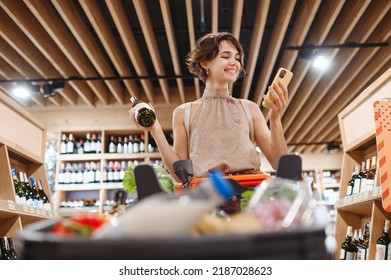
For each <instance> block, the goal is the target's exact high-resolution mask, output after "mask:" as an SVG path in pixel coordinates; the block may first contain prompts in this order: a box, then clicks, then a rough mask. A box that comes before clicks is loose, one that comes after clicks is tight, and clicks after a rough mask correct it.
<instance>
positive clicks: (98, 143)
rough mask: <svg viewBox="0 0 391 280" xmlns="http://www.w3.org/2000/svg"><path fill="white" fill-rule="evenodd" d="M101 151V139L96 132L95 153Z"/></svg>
mask: <svg viewBox="0 0 391 280" xmlns="http://www.w3.org/2000/svg"><path fill="white" fill-rule="evenodd" d="M101 152H102V141H101V136H100V133H98V136H97V139H96V153H97V154H100V153H101Z"/></svg>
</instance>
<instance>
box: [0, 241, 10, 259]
mask: <svg viewBox="0 0 391 280" xmlns="http://www.w3.org/2000/svg"><path fill="white" fill-rule="evenodd" d="M0 252H1V259H2V260H12V258H11V255H10V252H9V246H8V241H7V237H1V240H0Z"/></svg>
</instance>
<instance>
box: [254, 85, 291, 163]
mask: <svg viewBox="0 0 391 280" xmlns="http://www.w3.org/2000/svg"><path fill="white" fill-rule="evenodd" d="M270 91H271V93H272V94H273V99H274V103H269V106H270V108H271V112H270V129H269V127H268V126H267V123H266V120H265V118H264V116H263V114H262V111H261V109H260V108H259V106H258V105H257V104H256V103H254V102H251V103H250V110H251V114H252V116H253V123H254V136H255V142H256V143H257V145H258V146H259V148H260V149H261V150H262V152H263V154H264V155H265V157H266V159H267V160H268V161H269V162H270V164H271V166H272V167H273V168H274V169H277V167H278V161H279V159H280V157H281V156H282V155H284V154H287V153H288V146H287V143H286V140H285V136H284V129H283V127H282V123H281V113H282V111H283V109H284V108H285V106H286V104H287V100H288V89H287V88H286V87H285V86H284V85H283V84H282V83H281V82H280V81H279V82H278V83H277V84H276V83H274V84H272V85H271V87H270Z"/></svg>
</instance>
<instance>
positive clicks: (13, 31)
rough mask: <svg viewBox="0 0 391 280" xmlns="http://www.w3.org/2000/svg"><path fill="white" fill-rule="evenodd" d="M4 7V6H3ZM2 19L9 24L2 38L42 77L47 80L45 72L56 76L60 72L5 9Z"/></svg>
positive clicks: (4, 29)
mask: <svg viewBox="0 0 391 280" xmlns="http://www.w3.org/2000/svg"><path fill="white" fill-rule="evenodd" d="M1 5H3V4H1ZM0 18H1V19H2V20H4V21H6V22H7V25H6V26H5V25H4V28H2V29H1V37H2V38H3V39H4V40H5V41H6V42H7V43H8V44H9V45H10V46H11V47H12V48H13V49H14V50H15V51H16V52H17V53H18V54H19V55H20V56H21V57H23V59H24V60H25V61H27V63H28V64H30V65H31V67H33V68H34V70H35V71H37V72H38V73H39V75H40V76H42V77H45V78H47V76H46V75H45V72H47V73H51V75H53V74H54V75H56V74H58V72H57V71H56V69H55V68H54V67H53V66H52V65H51V64H50V63H49V62H48V61H47V59H46V58H45V57H44V56H43V55H42V54H41V53H40V52H39V51H38V49H37V48H36V47H35V46H34V44H33V43H31V41H30V40H29V39H28V38H27V36H26V35H25V34H24V33H23V32H22V31H21V30H20V29H19V27H17V26H16V24H15V23H14V21H13V20H12V19H10V17H8V15H7V14H6V13H5V12H4V10H3V9H0Z"/></svg>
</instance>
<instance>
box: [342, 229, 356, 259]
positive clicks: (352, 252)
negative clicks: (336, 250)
mask: <svg viewBox="0 0 391 280" xmlns="http://www.w3.org/2000/svg"><path fill="white" fill-rule="evenodd" d="M352 230H353V228H352V226H348V228H347V232H346V237H345V241H344V242H343V243H342V245H341V251H340V254H339V259H340V260H355V259H356V248H355V246H354V244H353V242H352Z"/></svg>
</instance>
